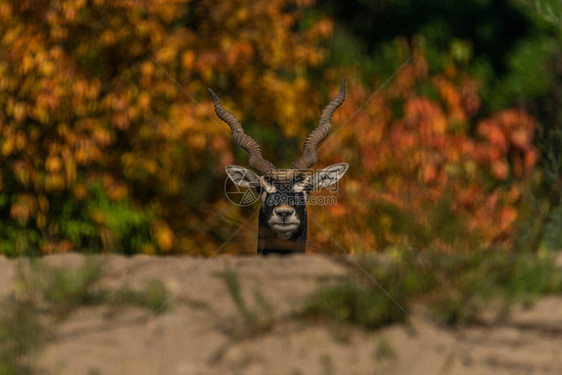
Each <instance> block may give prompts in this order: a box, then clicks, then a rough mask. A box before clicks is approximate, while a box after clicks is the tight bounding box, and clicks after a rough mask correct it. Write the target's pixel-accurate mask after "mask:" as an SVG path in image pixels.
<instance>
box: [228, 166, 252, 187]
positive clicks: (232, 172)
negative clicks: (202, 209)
mask: <svg viewBox="0 0 562 375" xmlns="http://www.w3.org/2000/svg"><path fill="white" fill-rule="evenodd" d="M225 170H226V174H227V175H228V178H230V180H231V181H232V182H234V184H235V185H237V186H241V187H247V188H252V189H257V188H259V187H260V178H259V177H258V176H257V175H256V174H255V173H254V172H252V171H251V170H249V169H246V168H243V167H239V166H237V165H227V166H226V168H225Z"/></svg>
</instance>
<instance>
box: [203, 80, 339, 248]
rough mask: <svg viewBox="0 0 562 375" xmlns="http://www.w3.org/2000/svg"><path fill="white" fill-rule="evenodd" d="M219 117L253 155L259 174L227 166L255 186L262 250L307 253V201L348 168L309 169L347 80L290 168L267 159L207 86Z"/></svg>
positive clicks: (232, 176)
mask: <svg viewBox="0 0 562 375" xmlns="http://www.w3.org/2000/svg"><path fill="white" fill-rule="evenodd" d="M209 93H210V94H211V96H212V97H213V102H214V104H215V112H216V113H217V116H218V117H219V118H220V119H221V120H223V121H224V122H226V123H227V124H228V125H229V126H230V128H231V130H232V140H233V141H234V143H235V144H236V145H238V146H240V147H242V148H243V149H244V150H246V152H247V153H248V155H249V164H250V166H251V167H252V168H253V169H255V170H256V171H258V173H260V175H257V174H255V173H254V172H252V171H251V170H248V169H246V168H243V167H239V166H237V165H229V166H227V167H226V173H227V175H228V177H229V178H230V179H231V180H232V182H233V183H234V184H236V185H237V186H241V187H246V188H252V189H254V190H255V191H256V192H257V193H258V194H259V197H260V200H261V209H260V213H259V229H258V254H263V255H267V254H272V253H274V254H290V253H295V252H296V253H304V251H305V246H306V227H307V217H306V203H307V201H308V199H309V197H310V193H311V192H312V191H313V190H316V189H321V188H324V187H328V186H332V185H334V184H335V183H336V182H337V181H338V180H339V179H340V178H341V177H342V176H343V175H344V173H345V172H346V171H347V167H348V164H347V163H340V164H334V165H331V166H329V167H327V168H324V169H322V170H320V171H317V172H316V173H308V170H309V169H310V168H311V167H312V166H313V165H314V164H316V162H317V161H318V155H317V153H316V149H317V147H318V145H319V144H320V142H322V141H323V140H324V139H326V137H328V134H330V130H331V127H332V114H333V113H334V111H335V110H336V109H337V108H338V107H339V106H340V105H341V104H342V103H343V101H344V99H345V81H344V80H342V83H341V88H340V92H339V93H338V95H337V96H336V97H335V98H334V100H332V101H331V102H330V104H328V105H327V106H326V108H324V111H322V115H321V116H320V123H319V125H318V127H317V128H316V129H314V130H313V131H312V132H311V133H310V134H309V135H308V137H307V138H306V141H305V142H304V149H303V153H302V155H301V156H300V157H299V158H298V159H297V160H296V161H295V162H294V163H293V164H292V165H291V168H290V169H277V168H276V167H275V166H274V165H273V164H272V163H271V162H269V161H268V160H266V159H264V158H263V156H262V153H261V149H260V146H259V144H258V143H257V142H256V141H255V140H254V139H253V138H252V137H250V136H249V135H247V134H244V129H243V128H242V124H241V123H240V121H238V119H237V118H236V116H234V115H233V114H232V113H230V112H228V111H227V110H226V109H224V108H223V107H222V105H221V103H220V101H219V98H218V96H217V95H216V94H215V93H214V92H213V90H211V89H209Z"/></svg>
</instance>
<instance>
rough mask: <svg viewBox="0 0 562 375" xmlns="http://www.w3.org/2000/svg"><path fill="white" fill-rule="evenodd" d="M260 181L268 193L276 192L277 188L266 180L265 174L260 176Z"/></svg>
mask: <svg viewBox="0 0 562 375" xmlns="http://www.w3.org/2000/svg"><path fill="white" fill-rule="evenodd" d="M260 183H261V186H262V187H263V189H264V190H265V191H266V192H267V193H268V194H272V193H276V192H277V188H276V187H275V186H273V185H271V184H269V183H267V181H265V178H263V176H261V177H260Z"/></svg>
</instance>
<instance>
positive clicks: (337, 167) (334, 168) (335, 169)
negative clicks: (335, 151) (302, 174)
mask: <svg viewBox="0 0 562 375" xmlns="http://www.w3.org/2000/svg"><path fill="white" fill-rule="evenodd" d="M348 167H349V164H347V163H339V164H334V165H330V166H329V167H326V168H324V169H322V170H320V171H318V172H316V173H315V174H313V175H312V178H311V180H310V182H309V183H310V188H311V190H317V189H322V188H325V187H329V186H332V185H334V184H335V183H336V182H338V180H339V179H340V178H342V177H343V175H344V174H345V172H347V168H348Z"/></svg>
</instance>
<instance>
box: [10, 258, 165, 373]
mask: <svg viewBox="0 0 562 375" xmlns="http://www.w3.org/2000/svg"><path fill="white" fill-rule="evenodd" d="M103 265H104V263H103V262H102V261H100V259H99V258H94V257H91V258H87V259H86V260H85V261H84V262H83V263H82V264H81V265H80V266H78V267H74V268H63V267H55V266H52V265H49V264H48V263H46V262H45V261H44V260H42V259H31V260H29V259H25V258H24V259H22V260H20V261H18V263H17V265H16V267H17V269H16V275H15V276H16V277H15V280H14V281H15V288H14V292H13V293H10V294H9V295H7V296H5V297H3V298H2V299H0V306H1V307H2V309H0V374H1V375H15V374H18V375H20V374H30V375H31V374H39V373H44V370H41V369H39V368H38V365H37V364H38V361H37V358H38V357H39V355H40V353H41V350H42V349H43V348H44V346H45V345H46V344H48V342H49V340H53V339H56V338H55V331H56V325H57V324H59V323H61V322H63V321H64V320H65V319H68V318H69V317H70V316H71V315H72V313H74V312H75V311H76V310H78V309H79V308H81V307H84V306H92V305H95V306H105V307H107V310H108V312H109V313H108V314H105V315H104V318H105V319H110V318H111V317H112V314H116V313H119V312H120V311H121V310H119V309H122V308H123V307H124V306H138V307H141V308H145V309H149V310H151V311H152V312H153V313H154V314H158V313H162V312H165V311H167V309H168V308H169V306H168V305H167V304H166V301H167V300H168V297H169V293H168V291H167V289H166V288H165V286H164V285H163V284H162V282H160V281H159V280H152V281H150V282H149V283H147V285H146V286H145V287H144V288H143V289H140V290H139V288H136V289H135V290H132V289H130V288H129V287H128V286H127V285H122V286H120V287H118V288H117V289H113V288H111V289H108V288H105V287H101V286H100V278H101V277H102V274H103Z"/></svg>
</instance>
